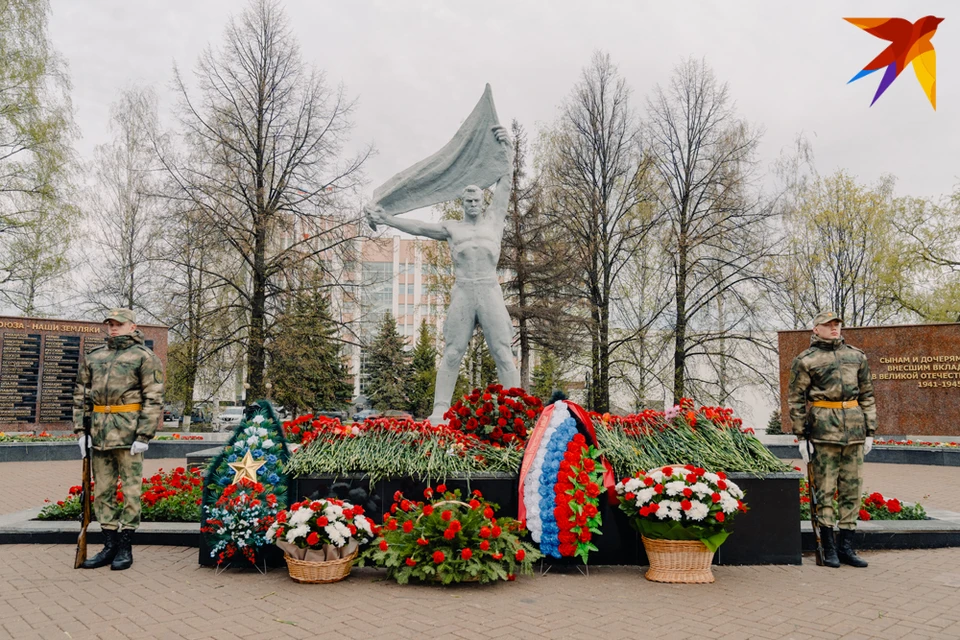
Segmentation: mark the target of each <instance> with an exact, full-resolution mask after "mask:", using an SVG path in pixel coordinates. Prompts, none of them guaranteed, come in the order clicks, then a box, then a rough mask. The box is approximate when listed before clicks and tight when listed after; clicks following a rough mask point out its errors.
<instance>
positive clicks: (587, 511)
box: [583, 503, 597, 518]
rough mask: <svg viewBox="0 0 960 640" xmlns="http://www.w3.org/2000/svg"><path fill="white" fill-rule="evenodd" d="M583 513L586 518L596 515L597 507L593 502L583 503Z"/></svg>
mask: <svg viewBox="0 0 960 640" xmlns="http://www.w3.org/2000/svg"><path fill="white" fill-rule="evenodd" d="M583 514H584V515H585V516H587V517H588V518H592V517H593V516H595V515H597V507H596V505H594V504H593V503H587V504H585V505H583Z"/></svg>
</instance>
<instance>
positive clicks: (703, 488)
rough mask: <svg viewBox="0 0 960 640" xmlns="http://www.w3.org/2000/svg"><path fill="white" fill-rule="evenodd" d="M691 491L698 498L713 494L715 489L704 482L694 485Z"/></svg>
mask: <svg viewBox="0 0 960 640" xmlns="http://www.w3.org/2000/svg"><path fill="white" fill-rule="evenodd" d="M690 489H691V490H692V491H693V492H694V493H695V494H697V495H698V496H708V495H710V494H712V493H713V489H711V488H710V487H708V486H707V485H706V484H704V483H702V482H697V483H694V484H693V485H691V486H690Z"/></svg>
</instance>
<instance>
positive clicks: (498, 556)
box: [490, 553, 503, 560]
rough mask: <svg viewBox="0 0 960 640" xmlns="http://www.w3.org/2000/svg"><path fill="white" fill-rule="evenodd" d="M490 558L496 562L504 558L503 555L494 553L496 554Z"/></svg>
mask: <svg viewBox="0 0 960 640" xmlns="http://www.w3.org/2000/svg"><path fill="white" fill-rule="evenodd" d="M490 557H491V558H493V559H494V560H500V559H501V558H503V554H502V553H494V554H491V556H490Z"/></svg>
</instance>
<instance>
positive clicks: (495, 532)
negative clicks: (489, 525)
mask: <svg viewBox="0 0 960 640" xmlns="http://www.w3.org/2000/svg"><path fill="white" fill-rule="evenodd" d="M502 531H503V530H502V529H501V528H500V527H498V526H496V525H494V526H493V529H492V530H491V531H490V532H491V533H492V534H493V537H494V538H499V537H500V533H501V532H502Z"/></svg>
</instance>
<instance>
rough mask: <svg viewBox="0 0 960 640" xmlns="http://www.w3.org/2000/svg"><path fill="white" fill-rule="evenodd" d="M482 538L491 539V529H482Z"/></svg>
mask: <svg viewBox="0 0 960 640" xmlns="http://www.w3.org/2000/svg"><path fill="white" fill-rule="evenodd" d="M480 537H481V538H489V537H490V527H480Z"/></svg>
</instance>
